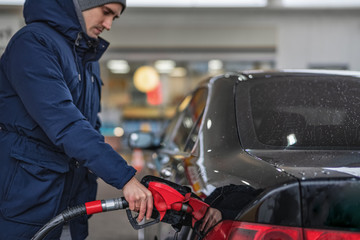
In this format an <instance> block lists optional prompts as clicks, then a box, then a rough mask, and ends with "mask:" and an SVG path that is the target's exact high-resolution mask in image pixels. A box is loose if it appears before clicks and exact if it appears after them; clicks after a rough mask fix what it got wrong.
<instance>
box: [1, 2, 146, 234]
mask: <svg viewBox="0 0 360 240" xmlns="http://www.w3.org/2000/svg"><path fill="white" fill-rule="evenodd" d="M125 7H126V0H27V1H26V2H25V4H24V18H25V22H26V24H27V25H26V26H25V27H24V28H22V29H21V30H19V31H18V32H17V33H16V34H15V35H14V36H13V38H12V39H11V40H10V42H9V44H8V46H7V48H6V50H5V52H4V54H3V55H2V57H1V60H0V128H1V130H0V164H1V167H0V239H2V240H4V239H11V240H13V239H14V240H15V239H16V240H21V239H27V240H28V239H30V238H31V237H32V236H33V235H34V234H35V233H36V232H37V231H38V230H39V228H40V227H41V226H42V225H44V224H45V223H46V222H47V221H49V220H50V219H51V218H52V217H53V216H55V215H57V214H58V213H60V212H62V211H63V210H64V209H66V208H68V207H71V206H75V205H78V204H81V203H84V202H88V201H92V200H94V198H95V196H96V186H97V185H96V178H97V176H98V177H101V178H102V179H103V180H104V181H105V182H107V183H109V184H111V185H113V186H114V187H116V188H118V189H122V190H123V194H124V196H125V198H126V199H127V201H128V202H129V208H130V209H131V210H134V211H139V218H138V220H139V221H141V220H142V219H143V218H144V216H145V214H146V217H147V218H150V216H151V212H152V209H153V202H152V201H153V200H152V196H151V193H150V191H148V190H147V189H146V188H145V187H144V186H142V185H141V184H140V183H139V182H138V181H137V180H136V179H135V178H134V175H135V170H134V169H133V168H132V167H130V166H128V165H127V163H126V162H125V160H124V159H123V158H122V157H121V156H120V155H118V154H117V153H116V152H115V151H114V150H113V149H112V148H111V147H110V146H109V145H108V144H106V143H104V138H103V136H102V135H101V134H100V132H99V128H100V121H99V119H98V112H99V111H100V93H101V85H102V81H101V79H100V76H99V64H98V60H99V58H100V57H101V55H102V54H103V53H104V51H105V50H106V48H107V47H108V43H107V42H106V41H105V40H103V39H102V38H100V37H99V35H100V34H101V32H102V31H103V30H110V28H111V24H112V21H113V20H114V19H116V18H118V17H119V16H120V14H121V13H122V12H123V11H124V9H125ZM61 231H62V228H59V229H56V230H54V231H53V232H51V235H50V236H49V237H48V239H59V237H60V235H61ZM70 232H71V237H72V239H85V238H86V236H87V234H88V232H87V216H86V217H84V218H79V219H76V220H74V221H72V222H70Z"/></svg>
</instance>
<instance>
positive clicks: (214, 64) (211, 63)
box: [208, 59, 223, 72]
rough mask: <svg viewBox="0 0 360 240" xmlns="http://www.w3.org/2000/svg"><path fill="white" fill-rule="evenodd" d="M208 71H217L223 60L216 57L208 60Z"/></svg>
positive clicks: (221, 66)
mask: <svg viewBox="0 0 360 240" xmlns="http://www.w3.org/2000/svg"><path fill="white" fill-rule="evenodd" d="M208 68H209V71H210V72H211V71H219V70H221V69H222V68H223V62H222V61H221V60H218V59H213V60H210V61H209V62H208Z"/></svg>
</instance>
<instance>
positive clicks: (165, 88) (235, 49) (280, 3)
mask: <svg viewBox="0 0 360 240" xmlns="http://www.w3.org/2000/svg"><path fill="white" fill-rule="evenodd" d="M127 2H128V7H127V9H126V11H125V12H124V14H123V15H121V17H120V18H119V19H117V20H115V22H114V24H113V26H112V30H111V31H110V32H104V33H103V35H102V37H103V38H105V39H106V40H108V41H109V42H110V47H109V49H108V51H107V52H106V54H105V55H104V56H103V58H102V59H101V61H100V64H101V72H102V79H103V82H104V86H103V92H102V113H101V119H102V122H103V127H102V129H101V131H102V133H103V134H104V135H105V137H106V141H107V142H108V143H110V144H111V145H112V146H113V148H114V149H115V150H117V151H118V152H119V153H121V154H122V155H123V156H124V157H125V158H126V160H128V161H129V163H130V164H132V165H134V166H135V167H136V168H137V169H138V170H139V173H140V174H141V169H142V166H143V164H144V162H143V156H142V153H139V152H137V153H135V152H131V151H130V150H129V149H128V148H127V146H126V142H127V136H128V134H129V133H130V132H133V131H135V130H139V129H142V130H149V131H155V132H158V131H160V130H161V129H162V128H163V127H164V125H165V124H166V120H167V119H169V118H170V117H171V116H172V114H173V112H174V109H175V107H176V104H177V103H178V102H179V101H180V100H181V99H182V98H183V97H184V95H185V94H186V93H187V92H189V91H190V90H192V89H193V87H194V86H195V85H196V84H197V83H199V81H201V80H204V79H205V78H207V77H209V76H213V75H216V74H220V73H224V72H229V71H241V70H248V69H264V70H267V69H281V68H312V69H346V70H360V0H217V1H214V0H206V1H205V0H182V1H171V0H152V1H149V0H127ZM23 3H24V0H7V1H2V0H0V23H1V24H0V55H1V53H2V52H3V51H4V49H5V47H6V44H7V42H8V41H9V39H10V38H11V36H12V35H13V34H14V33H15V32H16V31H17V30H18V29H20V28H21V27H22V26H23V25H24V21H23V18H22V4H23ZM99 183H100V188H99V198H109V197H117V194H118V193H117V192H116V191H114V189H112V187H110V186H106V185H105V184H103V183H102V182H101V181H99ZM106 214H107V215H106ZM106 214H104V215H102V216H94V217H93V220H91V223H92V224H93V225H92V228H91V233H90V237H89V239H119V236H127V237H126V239H132V238H136V236H137V234H138V232H136V231H132V230H129V231H126V233H124V232H121V233H120V229H122V227H124V228H126V229H129V228H128V226H130V225H128V223H127V220H126V219H125V218H122V217H120V216H119V214H113V213H106ZM94 221H95V222H94ZM98 222H101V223H103V226H102V227H96V226H98ZM122 222H124V223H122ZM111 224H118V227H115V228H114V227H112V225H111ZM121 234H128V235H121ZM105 235H106V237H104V236H105ZM100 236H101V237H100Z"/></svg>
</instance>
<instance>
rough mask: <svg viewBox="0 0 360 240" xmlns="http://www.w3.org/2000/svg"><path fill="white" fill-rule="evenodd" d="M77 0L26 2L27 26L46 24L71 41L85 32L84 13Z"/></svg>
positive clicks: (35, 0) (29, 0)
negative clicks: (35, 23)
mask: <svg viewBox="0 0 360 240" xmlns="http://www.w3.org/2000/svg"><path fill="white" fill-rule="evenodd" d="M76 3H77V1H76V0H26V1H25V4H24V11H23V14H24V18H25V22H26V24H30V23H33V22H45V23H47V24H49V25H50V26H51V27H53V28H54V29H56V30H57V31H58V32H61V33H62V34H63V35H65V36H66V37H67V38H68V39H70V40H73V41H74V40H75V39H76V38H77V35H78V33H79V32H83V29H84V28H83V27H82V24H83V23H80V22H81V21H83V20H82V19H83V18H82V13H81V11H80V9H78V6H77V7H75V5H76Z"/></svg>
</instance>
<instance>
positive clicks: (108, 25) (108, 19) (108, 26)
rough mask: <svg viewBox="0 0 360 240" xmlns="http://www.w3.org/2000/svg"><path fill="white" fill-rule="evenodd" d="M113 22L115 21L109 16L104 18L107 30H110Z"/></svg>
mask: <svg viewBox="0 0 360 240" xmlns="http://www.w3.org/2000/svg"><path fill="white" fill-rule="evenodd" d="M112 23H113V20H112V18H107V19H105V20H104V22H103V26H104V28H105V29H106V30H108V31H109V30H110V29H111V25H112Z"/></svg>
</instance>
